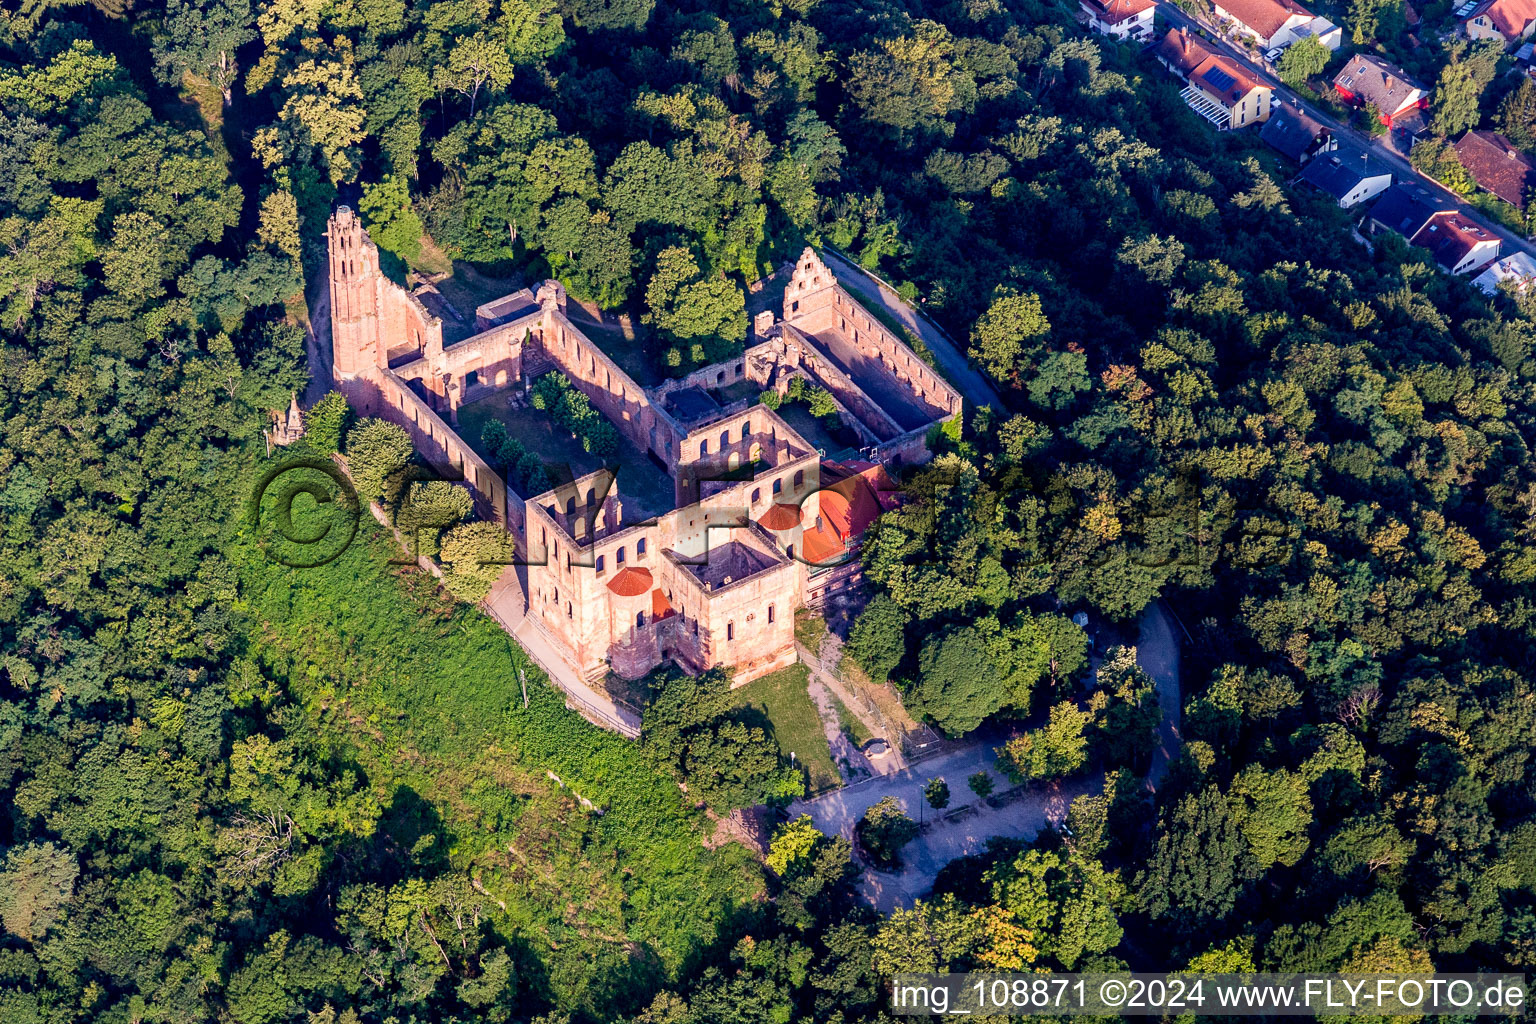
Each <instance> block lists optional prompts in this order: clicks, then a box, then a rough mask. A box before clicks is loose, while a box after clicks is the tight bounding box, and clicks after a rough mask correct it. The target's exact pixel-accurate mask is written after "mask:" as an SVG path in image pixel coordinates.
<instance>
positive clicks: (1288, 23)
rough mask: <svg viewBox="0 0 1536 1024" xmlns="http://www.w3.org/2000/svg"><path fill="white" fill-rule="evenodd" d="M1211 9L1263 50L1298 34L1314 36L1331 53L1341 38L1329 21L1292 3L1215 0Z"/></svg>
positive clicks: (1292, 0) (1289, 0) (1288, 0)
mask: <svg viewBox="0 0 1536 1024" xmlns="http://www.w3.org/2000/svg"><path fill="white" fill-rule="evenodd" d="M1214 7H1215V9H1216V17H1218V18H1220V19H1221V20H1222V21H1225V22H1226V23H1227V24H1228V25H1230V26H1231V27H1232V28H1234V29H1236V30H1237V31H1238V32H1239V33H1241V34H1242V35H1246V36H1248V37H1250V38H1252V39H1253V40H1255V41H1256V42H1257V43H1258V44H1259V47H1260V48H1261V49H1265V50H1268V49H1270V48H1272V47H1275V46H1287V45H1289V44H1291V43H1294V42H1295V41H1296V40H1297V39H1298V38H1300V37H1301V35H1315V36H1317V37H1318V39H1319V41H1321V42H1322V43H1323V45H1324V46H1327V47H1328V48H1329V49H1330V50H1331V49H1334V48H1335V47H1337V46H1338V45H1339V42H1340V41H1341V40H1342V39H1343V33H1342V32H1340V31H1339V30H1338V28H1337V27H1336V26H1335V25H1334V24H1333V23H1332V22H1330V21H1328V19H1326V18H1319V17H1318V16H1317V15H1315V14H1313V13H1312V12H1311V11H1309V10H1307V9H1306V8H1305V7H1303V6H1301V5H1300V4H1298V3H1296V2H1295V0H1215V3H1214ZM1308 26H1315V27H1314V28H1308ZM1303 29H1305V31H1304V32H1302V31H1301V30H1303Z"/></svg>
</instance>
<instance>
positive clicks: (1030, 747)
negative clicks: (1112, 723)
mask: <svg viewBox="0 0 1536 1024" xmlns="http://www.w3.org/2000/svg"><path fill="white" fill-rule="evenodd" d="M1092 721H1093V715H1092V713H1090V712H1087V711H1083V710H1082V709H1080V708H1079V707H1078V706H1077V705H1076V704H1073V703H1072V702H1071V701H1062V702H1061V703H1060V704H1057V705H1056V706H1055V707H1053V708H1051V720H1050V721H1049V722H1048V723H1047V724H1046V725H1045V726H1044V727H1043V728H1040V729H1035V730H1032V731H1030V732H1027V733H1025V734H1024V735H1022V736H1015V737H1014V738H1013V739H1011V740H1009V741H1008V742H1007V743H1006V744H1005V745H1004V746H1003V747H1001V748H1000V749H999V750H998V752H997V753H998V762H997V763H998V766H999V767H1001V768H1002V769H1003V771H1005V772H1006V773H1007V774H1008V777H1009V778H1010V779H1012V780H1013V781H1014V782H1028V781H1030V780H1031V779H1055V778H1060V777H1062V776H1064V775H1071V774H1072V773H1073V772H1075V771H1077V770H1078V769H1079V768H1081V767H1082V766H1083V765H1084V764H1086V763H1087V762H1088V738H1087V737H1086V736H1084V735H1083V730H1084V729H1085V728H1087V726H1088V724H1089V723H1090V722H1092Z"/></svg>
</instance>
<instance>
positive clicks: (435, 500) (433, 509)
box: [395, 480, 475, 558]
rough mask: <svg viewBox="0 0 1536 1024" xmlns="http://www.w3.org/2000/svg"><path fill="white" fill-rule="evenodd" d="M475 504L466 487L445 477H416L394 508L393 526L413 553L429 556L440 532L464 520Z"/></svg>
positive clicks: (435, 548) (430, 556) (434, 554)
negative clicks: (427, 478)
mask: <svg viewBox="0 0 1536 1024" xmlns="http://www.w3.org/2000/svg"><path fill="white" fill-rule="evenodd" d="M474 507H475V500H474V498H473V497H472V496H471V495H470V493H469V489H468V488H467V487H463V486H460V485H458V484H451V483H449V482H448V481H447V480H418V481H416V482H415V483H413V484H411V486H410V489H409V490H408V491H406V492H405V498H404V500H403V501H401V503H400V507H399V508H398V509H397V510H396V511H395V526H396V528H398V529H399V530H400V532H401V533H403V534H404V535H405V542H406V544H407V545H408V546H409V547H410V548H411V549H412V551H413V552H414V553H415V554H418V555H426V556H427V557H428V558H432V557H435V556H436V555H437V540H438V536H439V534H441V533H442V531H443V530H446V529H447V528H448V527H450V526H453V525H454V524H455V523H460V522H463V521H464V519H465V517H466V516H468V515H469V513H470V512H471V511H473V510H474Z"/></svg>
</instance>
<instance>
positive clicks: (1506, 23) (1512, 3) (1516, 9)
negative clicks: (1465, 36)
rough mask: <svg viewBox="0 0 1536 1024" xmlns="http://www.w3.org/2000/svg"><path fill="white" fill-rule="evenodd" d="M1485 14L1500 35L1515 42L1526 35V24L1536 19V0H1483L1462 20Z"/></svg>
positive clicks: (1469, 19) (1470, 19)
mask: <svg viewBox="0 0 1536 1024" xmlns="http://www.w3.org/2000/svg"><path fill="white" fill-rule="evenodd" d="M1485 16H1486V17H1487V19H1488V21H1489V22H1490V23H1491V24H1492V25H1493V27H1494V29H1495V30H1496V31H1497V32H1498V33H1499V35H1501V36H1503V37H1504V38H1505V39H1507V40H1509V41H1510V42H1514V41H1515V40H1516V39H1519V38H1521V37H1522V36H1524V35H1525V26H1527V25H1529V24H1530V23H1531V22H1532V21H1536V0H1483V2H1482V3H1480V4H1478V5H1477V6H1476V7H1474V8H1472V13H1471V14H1468V15H1467V16H1466V17H1465V18H1463V19H1462V21H1464V22H1465V21H1472V20H1474V19H1476V18H1481V17H1485Z"/></svg>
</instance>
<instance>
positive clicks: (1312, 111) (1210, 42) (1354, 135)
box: [1158, 3, 1536, 256]
mask: <svg viewBox="0 0 1536 1024" xmlns="http://www.w3.org/2000/svg"><path fill="white" fill-rule="evenodd" d="M1158 13H1159V14H1161V15H1162V17H1163V19H1164V20H1165V21H1167V22H1168V24H1170V25H1173V26H1175V27H1177V28H1183V29H1186V30H1188V29H1197V28H1198V29H1205V30H1206V32H1207V34H1208V35H1209V36H1211V37H1212V38H1203V37H1202V38H1201V43H1202V44H1204V45H1205V46H1206V47H1207V48H1209V49H1214V50H1216V51H1217V52H1218V53H1221V54H1224V55H1225V56H1227V57H1230V58H1232V59H1233V60H1235V61H1237V62H1238V63H1239V64H1241V65H1243V67H1245V68H1247V69H1248V70H1249V72H1250V73H1251V74H1253V75H1254V76H1255V77H1256V78H1258V79H1259V80H1261V81H1262V82H1264V83H1265V84H1266V85H1269V86H1271V87H1272V88H1273V89H1274V90H1275V99H1277V100H1284V101H1285V103H1286V104H1287V105H1288V106H1292V107H1300V108H1301V109H1302V110H1304V111H1305V112H1306V113H1307V114H1309V115H1310V116H1311V117H1313V118H1315V119H1316V120H1317V121H1319V122H1321V123H1322V124H1324V125H1326V126H1327V127H1328V128H1329V129H1330V130H1331V131H1332V132H1333V133H1334V135H1335V137H1337V138H1339V139H1342V140H1345V141H1347V142H1350V143H1352V144H1353V145H1356V146H1359V147H1361V148H1362V149H1365V150H1367V151H1369V152H1370V154H1371V156H1373V157H1375V158H1376V159H1377V160H1379V161H1380V162H1382V163H1383V164H1386V165H1387V166H1388V167H1390V168H1391V169H1392V173H1393V177H1394V179H1395V180H1396V181H1412V182H1418V183H1419V184H1421V185H1423V186H1424V187H1425V188H1427V189H1429V190H1430V191H1431V192H1434V193H1436V194H1438V195H1439V196H1440V197H1441V198H1442V199H1444V200H1445V203H1446V206H1447V208H1449V209H1454V210H1456V211H1457V212H1458V213H1460V214H1461V215H1462V216H1464V217H1466V218H1467V219H1468V220H1471V221H1473V222H1475V223H1477V224H1479V225H1481V226H1482V227H1483V229H1484V230H1486V231H1490V232H1492V233H1493V234H1495V235H1497V236H1498V237H1499V238H1500V239H1501V241H1502V243H1503V244H1502V246H1501V248H1500V251H1499V255H1500V256H1507V255H1509V254H1510V253H1512V252H1514V251H1516V250H1519V251H1521V252H1524V253H1526V254H1528V255H1531V256H1536V247H1532V245H1531V244H1530V243H1529V242H1527V241H1526V240H1525V239H1523V238H1521V237H1520V236H1518V235H1516V234H1514V233H1513V232H1511V231H1510V230H1509V229H1508V228H1506V227H1504V226H1503V225H1502V224H1498V223H1495V222H1494V221H1491V220H1489V219H1488V218H1487V217H1485V216H1484V215H1483V214H1482V212H1481V211H1479V210H1478V209H1477V208H1476V207H1473V206H1471V205H1470V204H1468V203H1467V202H1466V201H1465V200H1463V199H1462V198H1461V197H1460V196H1458V195H1456V193H1454V192H1452V191H1450V190H1449V189H1447V188H1446V187H1445V186H1444V185H1441V184H1440V183H1439V182H1438V181H1435V180H1434V179H1433V178H1428V177H1425V176H1424V175H1422V174H1420V173H1419V172H1418V171H1416V170H1414V168H1413V164H1411V163H1409V162H1408V159H1407V158H1406V157H1404V156H1403V155H1402V154H1401V153H1398V152H1397V151H1396V150H1394V149H1392V148H1391V147H1390V146H1388V145H1387V144H1386V142H1385V141H1384V140H1382V139H1380V138H1375V139H1373V138H1371V136H1370V135H1368V134H1367V133H1365V132H1362V131H1360V130H1359V129H1358V128H1352V127H1350V126H1349V125H1348V124H1345V123H1344V122H1342V121H1340V120H1339V119H1337V118H1336V117H1334V116H1333V115H1332V114H1330V113H1328V112H1327V111H1325V110H1322V109H1320V108H1318V107H1316V106H1314V105H1312V104H1310V103H1307V102H1306V101H1304V100H1303V99H1302V98H1301V97H1300V96H1298V95H1296V93H1295V92H1293V91H1292V90H1291V88H1290V87H1289V86H1287V85H1285V83H1283V82H1281V81H1280V79H1278V78H1276V77H1275V76H1274V75H1272V74H1270V72H1269V70H1268V69H1267V68H1266V67H1264V66H1263V65H1262V64H1260V63H1255V62H1254V61H1253V60H1251V59H1250V58H1249V57H1248V54H1247V53H1246V52H1245V51H1244V50H1242V49H1241V48H1240V47H1236V46H1233V45H1232V44H1231V43H1228V42H1227V41H1226V40H1224V39H1222V38H1221V36H1220V33H1218V32H1217V31H1216V30H1215V29H1214V28H1212V27H1211V26H1210V25H1207V24H1205V23H1203V22H1199V21H1196V20H1195V19H1194V18H1191V17H1190V16H1189V15H1188V14H1186V13H1185V12H1184V11H1182V10H1180V9H1179V8H1177V7H1175V6H1173V4H1171V3H1160V4H1158ZM1253 130H1254V131H1257V130H1258V129H1257V128H1254V129H1253ZM1364 205H1365V204H1361V206H1362V207H1363V206H1364ZM1356 209H1357V210H1358V211H1359V212H1361V213H1363V212H1364V210H1363V209H1362V208H1360V207H1357V208H1356Z"/></svg>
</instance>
